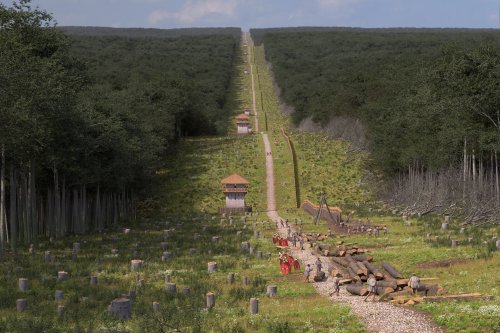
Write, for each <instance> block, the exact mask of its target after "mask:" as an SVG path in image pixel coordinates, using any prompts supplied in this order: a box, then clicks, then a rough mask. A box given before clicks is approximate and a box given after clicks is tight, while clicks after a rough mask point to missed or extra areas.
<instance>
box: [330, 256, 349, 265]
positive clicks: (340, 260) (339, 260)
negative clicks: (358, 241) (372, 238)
mask: <svg viewBox="0 0 500 333" xmlns="http://www.w3.org/2000/svg"><path fill="white" fill-rule="evenodd" d="M332 261H333V262H334V263H335V264H338V265H340V266H342V267H347V266H349V261H347V260H346V259H344V258H339V257H332Z"/></svg>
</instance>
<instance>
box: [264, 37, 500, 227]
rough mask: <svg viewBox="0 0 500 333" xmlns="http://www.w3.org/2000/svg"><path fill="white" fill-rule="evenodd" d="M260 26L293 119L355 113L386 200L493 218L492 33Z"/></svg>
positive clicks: (495, 73)
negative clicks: (292, 29)
mask: <svg viewBox="0 0 500 333" xmlns="http://www.w3.org/2000/svg"><path fill="white" fill-rule="evenodd" d="M257 32H258V33H259V38H260V39H261V40H262V42H263V44H264V45H265V51H266V58H267V60H268V61H269V62H270V63H271V64H272V70H273V73H274V75H275V79H276V81H277V83H278V85H279V87H280V89H281V97H282V99H283V102H284V103H287V104H289V105H291V106H293V108H294V113H293V114H292V118H293V120H294V122H295V123H296V124H297V125H299V124H301V123H302V122H303V121H304V120H306V119H312V120H313V121H314V122H316V123H320V124H322V125H323V126H325V127H327V126H328V125H329V124H330V122H334V120H335V119H340V118H342V119H344V120H345V118H346V117H347V118H350V119H351V120H352V123H353V125H352V130H354V128H355V126H354V124H355V123H356V122H357V121H361V123H362V125H363V128H364V129H365V132H366V137H367V139H368V146H369V149H370V150H371V152H372V157H373V159H374V162H375V166H376V167H377V168H378V169H380V170H383V171H384V173H385V175H386V180H388V182H387V183H388V184H392V185H391V186H389V187H388V188H386V191H387V193H386V194H388V195H387V196H388V197H389V198H390V199H391V200H394V201H395V202H397V203H399V204H404V205H407V206H408V207H409V206H412V207H414V208H415V207H416V208H415V209H414V210H415V212H418V213H420V214H422V213H428V212H431V211H443V212H450V211H455V212H460V213H461V214H463V215H466V216H468V217H469V218H468V221H470V222H471V223H475V222H480V221H483V222H484V221H490V222H492V221H493V222H496V223H498V222H499V220H498V219H499V217H498V214H496V213H495V210H496V211H497V212H498V209H497V208H498V205H499V203H500V189H499V179H498V178H499V176H498V172H499V166H498V152H499V151H500V114H499V112H500V94H499V91H500V89H499V88H500V38H499V37H500V34H499V33H498V31H494V30H463V29H462V30H453V29H450V30H433V29H431V30H421V31H420V30H409V31H406V30H385V29H382V30H376V29H371V30H363V29H353V30H349V29H347V30H337V31H333V32H332V31H327V32H300V31H298V32H293V33H292V32H286V31H280V30H278V31H276V30H275V31H267V33H266V32H263V31H257ZM330 125H331V124H330ZM345 127H346V128H344V129H343V130H348V131H349V128H350V127H349V126H345ZM395 194H397V195H395ZM464 207H467V208H464Z"/></svg>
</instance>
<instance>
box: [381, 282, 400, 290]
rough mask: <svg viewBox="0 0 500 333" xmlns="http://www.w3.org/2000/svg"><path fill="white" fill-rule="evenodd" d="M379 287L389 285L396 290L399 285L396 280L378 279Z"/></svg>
mask: <svg viewBox="0 0 500 333" xmlns="http://www.w3.org/2000/svg"><path fill="white" fill-rule="evenodd" d="M377 287H388V288H392V289H394V290H396V289H397V288H398V285H397V284H396V283H394V281H377Z"/></svg>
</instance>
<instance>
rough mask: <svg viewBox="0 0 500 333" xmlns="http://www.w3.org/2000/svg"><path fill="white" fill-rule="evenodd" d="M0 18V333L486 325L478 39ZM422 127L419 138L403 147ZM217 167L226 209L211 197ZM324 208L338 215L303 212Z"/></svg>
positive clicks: (15, 13) (35, 12) (473, 328)
mask: <svg viewBox="0 0 500 333" xmlns="http://www.w3.org/2000/svg"><path fill="white" fill-rule="evenodd" d="M0 11H1V14H2V15H0V27H1V28H2V29H0V46H2V48H0V61H1V62H2V63H5V64H7V63H8V64H9V66H2V68H1V69H0V79H1V80H3V81H5V82H11V83H12V84H11V85H8V86H6V87H7V88H5V89H4V90H2V92H5V93H4V94H2V95H1V96H0V103H1V105H2V111H1V114H0V139H1V141H0V147H1V152H2V155H1V162H2V163H1V174H0V181H1V188H0V189H1V191H0V192H1V196H0V332H20V333H21V332H23V333H24V332H54V333H56V332H101V333H111V332H113V333H118V332H120V333H125V332H193V333H194V332H283V333H284V332H345V333H350V332H353V333H354V332H380V333H382V332H387V333H388V332H394V333H396V332H402V333H403V332H422V333H424V332H485V333H486V332H496V331H500V326H499V320H498V318H499V317H500V295H499V291H498V286H499V285H500V280H499V277H498V276H499V273H500V272H499V267H500V252H499V251H498V250H499V248H500V242H499V240H498V238H497V237H498V233H499V230H500V229H499V224H498V218H499V214H498V212H499V209H498V207H499V206H498V205H499V204H500V201H499V200H498V198H500V192H499V189H498V172H499V168H498V157H497V148H498V137H497V136H496V135H497V134H498V132H497V127H495V126H496V125H498V123H497V122H496V119H495V114H494V110H495V109H494V108H495V105H497V104H495V103H497V102H498V96H497V95H498V94H496V95H495V93H494V89H495V87H497V86H498V81H497V79H498V76H495V75H497V74H491V73H492V72H493V73H497V72H496V71H497V70H498V68H499V67H498V66H499V64H500V43H498V41H497V39H498V37H497V36H498V35H497V33H493V32H490V31H486V32H483V31H471V32H470V33H466V34H465V35H464V36H462V37H460V36H459V35H458V34H455V33H454V32H453V31H447V30H445V31H442V32H439V31H430V32H421V31H418V29H417V30H416V31H413V30H410V31H378V30H376V29H375V31H370V30H366V31H363V30H361V31H359V30H356V29H354V30H352V31H351V30H347V31H343V30H342V31H337V30H333V31H331V30H328V29H327V30H325V31H320V30H318V31H315V30H314V29H313V30H311V29H307V28H306V29H305V30H303V31H301V30H298V31H295V30H294V29H291V30H287V29H284V30H280V29H277V30H273V29H271V30H269V31H268V30H265V29H252V30H250V32H242V31H241V29H239V28H208V29H203V28H196V29H191V30H190V29H172V30H171V31H169V30H161V29H158V30H154V29H153V30H151V31H148V30H142V29H131V30H128V29H114V28H91V27H87V28H79V27H62V28H57V29H56V28H53V21H52V19H51V17H50V15H48V14H47V13H46V12H44V11H43V10H41V9H39V8H37V9H33V8H31V7H30V6H29V1H21V2H19V6H18V7H15V6H14V7H7V6H4V5H0ZM23 15H26V16H23ZM26 17H29V18H30V19H29V20H26V19H25V18H26ZM18 25H20V26H23V28H24V29H25V30H23V29H18ZM44 26H46V27H45V28H42V27H44ZM26 31H28V32H29V33H26ZM63 32H64V33H63ZM492 36H493V37H492ZM349 40H351V41H356V42H355V43H352V44H349V43H347V41H349ZM492 40H493V42H492ZM450 41H452V42H456V43H457V44H458V45H459V46H457V48H458V49H453V48H451V49H446V50H445V51H443V50H442V49H440V48H438V47H437V46H436V45H437V44H438V43H441V42H443V43H448V42H450ZM254 42H255V44H254ZM488 42H490V44H484V43H488ZM368 44H369V46H367V45H368ZM19 45H25V46H26V47H25V48H19ZM464 45H465V46H464ZM461 46H464V47H463V49H460V47H461ZM335 47H338V49H335ZM417 48H420V55H421V58H419V59H420V60H419V61H415V62H413V58H412V57H410V56H409V54H411V53H412V52H414V51H415V50H416V49H417ZM360 49H362V50H364V52H365V53H363V55H362V56H359V57H354V56H352V53H353V52H358V51H359V50H360ZM440 52H444V53H443V54H441V53H440ZM447 52H451V53H447ZM454 52H455V53H454ZM285 55H286V56H285ZM311 57H317V58H318V60H317V61H316V62H311V61H310V59H311ZM454 57H457V58H458V59H460V61H457V62H454V60H450V59H452V58H453V59H457V58H454ZM396 58H397V59H398V60H399V61H400V62H397V63H395V64H394V65H392V66H388V67H385V66H387V63H388V62H390V60H387V59H396ZM354 59H357V61H358V62H357V64H358V66H359V67H356V66H354V65H353V64H355V63H356V61H355V60H354ZM384 59H385V60H384ZM431 59H437V60H436V62H435V63H434V62H432V61H431ZM467 61H469V62H467ZM386 62H387V63H386ZM464 62H465V63H467V66H469V67H467V69H471V68H476V67H474V66H477V70H473V71H472V72H473V73H474V74H473V75H472V76H473V77H471V76H466V75H464V68H462V67H460V66H466V65H464ZM306 63H307V66H306V65H305V64H306ZM346 64H350V65H352V66H351V67H349V66H347V65H346ZM301 66H303V68H300V67H301ZM405 66H406V67H405ZM419 66H420V67H422V68H423V66H427V67H425V68H430V69H429V73H431V74H428V75H434V76H432V78H433V79H435V80H442V81H440V82H441V85H440V86H439V87H438V85H437V84H435V86H433V87H434V88H435V90H432V89H431V90H432V92H433V94H430V93H429V91H428V90H426V89H430V88H429V86H428V85H427V84H428V83H429V82H430V81H431V79H430V78H429V76H426V75H424V74H423V71H422V72H419V71H418V70H417V67H419ZM325 67H331V68H332V69H331V70H325V69H324V68H325ZM403 67H405V69H403ZM341 69H342V70H341ZM471 70H472V69H471ZM379 72H380V73H383V75H382V76H380V77H379V76H377V74H378V73H379ZM402 72H404V73H405V75H406V76H407V77H406V78H405V79H401V76H404V75H402V74H401V73H402ZM417 72H418V73H417ZM315 75H316V76H318V77H320V79H318V80H319V81H315V80H314V77H315ZM448 75H450V76H448ZM410 77H412V78H414V77H418V79H419V81H418V84H419V85H418V87H417V86H416V87H415V88H414V89H408V90H405V89H403V88H402V87H405V85H407V81H406V80H408V78H410ZM485 77H488V78H489V81H487V82H484V79H485ZM22 78H24V79H22ZM336 80H337V81H336ZM388 82H391V83H390V84H388ZM454 82H464V83H463V85H461V86H459V85H458V84H457V85H454ZM478 82H482V83H478ZM327 86H330V87H331V89H332V90H328V89H326V88H325V87H327ZM340 87H341V88H340ZM434 88H433V89H434ZM2 89H3V88H2ZM332 91H334V92H335V94H332V96H331V97H328V96H329V95H330V94H331V92H332ZM395 91H398V93H397V94H396V93H395ZM473 91H474V92H475V93H473ZM355 95H356V96H355ZM388 95H391V96H396V97H395V98H394V100H391V101H388V99H389V98H388V97H387V96H388ZM431 95H432V96H431ZM424 97H425V98H424ZM418 98H421V99H420V100H418ZM417 100H418V103H417ZM427 102H428V104H425V103H427ZM419 103H420V104H419ZM478 103H480V104H481V105H482V107H483V108H482V109H481V110H480V111H478V113H477V114H474V115H473V116H470V117H468V118H465V115H467V114H468V113H467V110H468V109H467V107H471V108H474V107H475V106H476V105H478ZM417 104H418V105H417ZM458 104H459V105H460V107H458V106H457V105H458ZM331 105H334V106H333V109H331V108H330V106H331ZM452 106H455V107H456V108H455V109H453V110H455V111H456V114H453V115H451V116H450V117H452V118H453V124H448V123H447V122H446V119H447V118H446V117H445V116H444V115H443V113H442V112H439V110H443V109H446V108H452ZM440 107H441V108H442V109H440ZM397 108H400V110H401V113H400V114H396V113H395V111H394V110H395V109H397ZM292 109H293V110H292ZM290 110H292V111H293V112H292V113H289V111H290ZM374 110H376V111H377V112H379V113H378V116H379V117H380V118H377V115H374V113H373V112H375V111H374ZM422 110H425V112H424V111H422ZM370 112H372V113H370ZM420 112H421V113H420ZM241 115H246V116H247V117H246V118H245V119H249V122H250V126H249V128H250V131H248V133H247V132H245V133H239V130H238V128H237V125H236V122H237V121H238V120H237V117H240V116H241ZM417 115H418V116H417ZM391 117H392V118H391ZM399 117H401V118H399ZM417 118H418V119H419V121H415V122H414V123H411V120H412V119H417ZM488 118H491V119H488ZM389 119H393V120H394V122H391V121H389ZM409 120H410V122H408V121H409ZM336 122H338V123H340V124H341V125H338V124H337V123H336ZM432 122H435V127H433V126H434V125H433V126H430V125H429V124H430V123H432ZM383 124H387V126H383ZM410 124H411V125H410ZM495 124H496V125H495ZM401 126H402V127H403V128H404V129H405V131H406V134H407V136H405V135H403V134H402V133H401V131H400V128H401ZM412 126H413V127H412ZM424 127H425V128H427V127H429V128H427V130H428V131H433V130H435V131H438V128H439V131H438V132H439V133H438V134H437V135H436V136H435V137H433V136H431V135H428V136H425V135H423V137H424V138H425V140H424V139H422V141H419V140H413V139H414V137H416V136H417V135H421V134H422V133H424V132H425V131H424V130H423V128H424ZM340 128H341V129H343V131H344V132H343V134H339V129H340ZM347 132H349V133H347ZM394 133H397V134H394ZM412 136H414V137H412ZM353 137H355V138H358V139H360V140H361V141H358V142H356V140H354V139H353ZM464 138H466V140H465V141H464ZM384 140H390V142H389V141H384ZM424 141H425V142H424ZM426 147H427V149H426ZM429 147H439V149H436V150H432V149H428V148H429ZM233 174H237V175H241V177H243V179H245V181H247V180H248V184H247V187H245V196H244V197H245V199H244V201H245V205H248V206H249V207H251V211H248V212H247V213H244V214H243V213H230V212H231V209H229V206H225V205H228V201H227V200H228V198H229V197H230V196H228V195H227V194H226V193H225V190H224V186H225V185H224V184H222V188H221V181H222V180H223V179H225V178H226V177H227V176H229V175H233ZM450 179H451V180H453V179H454V180H455V182H451V181H450ZM234 191H235V192H236V185H235V189H234ZM247 192H248V193H247ZM225 195H226V199H225V198H224V196H225ZM325 198H326V199H327V201H328V204H329V205H330V206H329V208H333V209H331V213H332V214H336V215H335V218H333V219H331V220H328V218H327V219H325V218H324V216H326V215H325V214H326V213H325V214H324V215H321V214H320V218H316V216H315V215H314V213H313V214H311V213H310V212H311V209H309V212H307V211H306V210H305V209H304V206H303V205H304V203H306V204H307V205H309V206H310V207H313V208H312V211H314V210H315V209H317V207H318V206H316V205H317V204H319V203H320V201H321V202H323V201H322V200H323V199H325ZM225 200H226V201H225ZM222 208H226V209H227V211H228V213H223V214H222V213H219V212H221V211H226V210H221V209H222ZM236 211H237V210H235V212H236ZM238 212H239V211H238ZM328 214H330V213H328ZM322 217H323V218H322ZM278 238H279V239H280V240H282V242H281V243H279V244H278V242H277V239H278ZM284 258H285V259H284ZM287 260H297V262H296V263H295V266H294V265H289V266H287V264H286V262H287ZM307 265H310V267H312V268H311V272H310V274H311V276H307V275H305V274H304V269H306V267H307ZM284 266H286V267H285V268H286V270H285V271H284V270H283V268H284ZM372 275H373V278H374V279H376V281H377V282H376V283H377V284H376V288H375V291H374V295H373V300H372V301H368V302H365V297H366V296H368V295H369V292H368V290H369V289H370V288H369V285H368V283H369V280H370V278H371V276H372ZM414 275H415V276H418V277H419V278H420V281H421V283H420V286H419V288H416V289H415V290H413V291H412V288H411V287H410V286H409V284H408V282H409V279H410V277H412V276H414ZM335 278H339V279H340V291H339V293H338V294H337V295H335V294H334V293H333V292H334V288H335V286H334V284H335V283H336V282H335V281H336V280H335ZM308 282H310V283H308ZM370 295H371V294H370Z"/></svg>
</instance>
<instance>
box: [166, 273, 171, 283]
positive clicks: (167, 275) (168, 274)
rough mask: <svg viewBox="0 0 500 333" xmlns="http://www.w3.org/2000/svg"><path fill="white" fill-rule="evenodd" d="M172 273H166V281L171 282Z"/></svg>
mask: <svg viewBox="0 0 500 333" xmlns="http://www.w3.org/2000/svg"><path fill="white" fill-rule="evenodd" d="M170 278H171V276H170V273H165V282H170Z"/></svg>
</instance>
